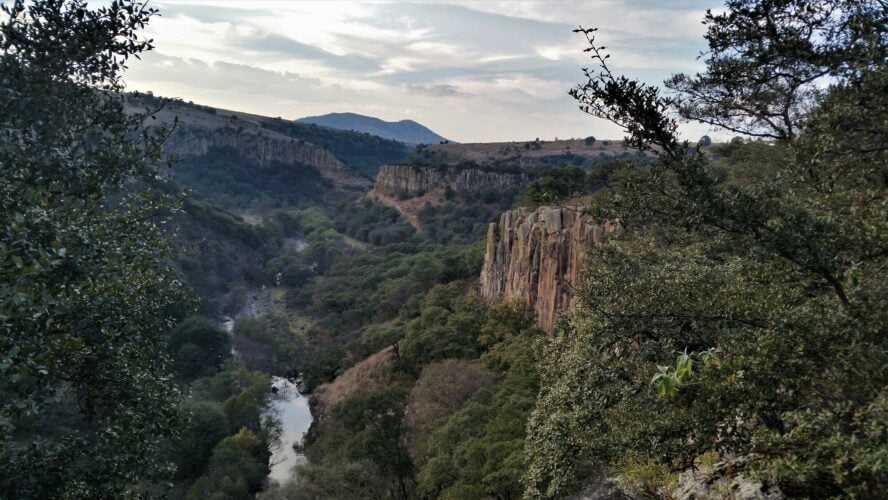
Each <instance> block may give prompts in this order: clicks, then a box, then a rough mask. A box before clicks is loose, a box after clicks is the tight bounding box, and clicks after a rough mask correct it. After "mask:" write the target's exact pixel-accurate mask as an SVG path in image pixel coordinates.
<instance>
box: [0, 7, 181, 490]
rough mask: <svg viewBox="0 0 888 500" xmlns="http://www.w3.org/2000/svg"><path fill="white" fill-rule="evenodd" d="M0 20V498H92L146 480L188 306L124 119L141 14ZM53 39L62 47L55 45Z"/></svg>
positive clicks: (25, 11) (142, 141) (159, 209)
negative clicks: (171, 355)
mask: <svg viewBox="0 0 888 500" xmlns="http://www.w3.org/2000/svg"><path fill="white" fill-rule="evenodd" d="M2 9H3V13H2V14H0V18H2V19H0V51H2V52H0V109H2V112H0V172H2V173H0V227H2V229H0V231H2V233H3V238H2V243H0V471H2V472H0V491H2V492H3V493H2V494H3V496H4V497H9V498H62V497H65V496H67V497H71V498H73V497H80V498H102V497H111V496H116V495H119V494H120V493H121V492H122V491H124V490H125V489H126V488H128V487H130V486H132V485H133V484H134V483H135V482H136V481H138V480H139V479H140V478H144V477H147V476H151V475H154V474H159V473H161V472H162V470H163V469H164V463H163V461H162V460H159V459H158V457H157V453H156V451H157V448H158V443H159V441H160V440H162V439H163V438H164V437H168V436H171V435H172V434H173V433H174V432H175V431H176V429H177V426H178V422H179V418H178V405H177V401H178V400H179V393H178V391H177V389H176V387H175V386H174V385H173V384H172V382H171V379H170V377H169V375H168V369H167V362H166V358H165V357H164V356H163V354H162V353H163V341H164V339H163V334H164V332H166V331H167V330H169V328H170V327H171V326H172V324H173V320H174V316H173V306H174V305H176V304H177V303H187V295H186V294H185V292H184V290H183V287H182V286H181V283H180V282H179V281H178V280H176V278H175V275H174V273H173V272H172V270H171V269H170V267H169V265H168V259H169V249H170V245H169V241H168V239H167V238H165V237H164V234H163V232H162V231H161V230H160V228H161V225H162V223H163V221H164V220H165V219H166V218H167V216H168V215H169V214H170V213H171V212H172V211H173V210H174V209H175V203H174V201H175V200H174V199H172V198H171V197H169V196H166V195H164V194H162V193H158V192H155V191H149V190H147V189H145V188H144V186H145V185H144V184H140V183H137V181H142V180H146V179H150V178H151V177H153V169H154V168H163V167H162V166H160V165H156V164H155V163H154V162H155V161H156V160H157V158H158V153H159V144H160V139H161V138H162V137H161V135H160V134H162V131H158V133H157V134H151V133H145V134H143V133H142V131H141V124H140V120H141V118H140V117H138V116H135V117H131V118H128V117H126V116H125V115H124V114H123V113H122V109H123V102H122V99H121V97H120V93H119V91H120V88H121V83H120V76H121V72H122V70H123V69H124V68H125V62H126V59H127V58H128V57H132V56H136V55H138V54H139V53H140V52H143V51H145V50H148V49H150V48H151V44H150V42H148V41H145V40H144V39H142V38H140V37H139V36H138V35H137V32H138V30H140V29H141V27H142V26H143V25H144V23H145V22H146V21H147V19H148V18H149V17H150V16H151V15H152V14H153V12H154V11H153V10H152V9H150V8H147V7H145V6H144V5H141V4H136V5H131V4H128V3H126V2H111V3H110V4H109V5H107V6H105V7H102V8H99V9H95V10H91V9H87V8H86V7H85V6H84V5H83V4H82V3H81V2H69V3H67V4H66V5H64V6H63V5H61V4H60V2H27V3H24V2H6V3H4V4H3V6H2ZM62 34H63V35H62Z"/></svg>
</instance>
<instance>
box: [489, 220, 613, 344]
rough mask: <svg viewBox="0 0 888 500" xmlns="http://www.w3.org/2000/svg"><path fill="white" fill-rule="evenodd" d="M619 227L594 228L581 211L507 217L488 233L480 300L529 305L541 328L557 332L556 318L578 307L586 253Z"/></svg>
mask: <svg viewBox="0 0 888 500" xmlns="http://www.w3.org/2000/svg"><path fill="white" fill-rule="evenodd" d="M618 227H619V225H618V224H617V223H616V222H607V223H604V224H595V223H594V222H593V221H592V219H591V218H590V217H589V216H587V215H583V214H581V213H580V211H579V210H578V209H577V208H576V207H540V208H538V209H536V210H528V209H525V208H520V209H517V210H510V211H508V212H505V213H503V214H502V216H501V217H500V221H499V223H492V224H490V227H489V228H488V230H487V251H486V253H485V255H484V267H483V268H482V270H481V295H482V296H483V297H484V298H486V299H488V300H491V301H500V300H505V301H519V302H523V303H525V304H526V305H527V306H528V307H529V308H531V309H532V310H533V311H534V312H535V314H536V318H537V324H538V325H539V326H540V328H542V329H543V330H545V331H546V332H548V333H552V329H553V325H554V322H555V316H556V314H557V313H558V312H559V311H561V310H564V309H569V308H571V307H573V302H574V294H573V287H574V286H576V285H577V282H578V280H579V276H580V270H581V268H582V264H583V259H584V257H585V256H586V254H587V252H588V251H589V249H591V248H593V247H594V246H595V245H598V244H600V243H601V241H602V239H603V238H604V236H605V235H607V234H609V233H612V232H614V231H616V230H617V229H618Z"/></svg>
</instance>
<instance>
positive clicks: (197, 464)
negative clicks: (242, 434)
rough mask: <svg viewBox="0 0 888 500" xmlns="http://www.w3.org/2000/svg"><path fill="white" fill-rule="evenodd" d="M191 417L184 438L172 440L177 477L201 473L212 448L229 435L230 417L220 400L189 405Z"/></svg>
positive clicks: (188, 412)
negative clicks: (226, 415)
mask: <svg viewBox="0 0 888 500" xmlns="http://www.w3.org/2000/svg"><path fill="white" fill-rule="evenodd" d="M186 412H187V414H188V420H187V421H186V423H185V425H184V426H183V428H182V429H181V433H180V435H181V439H179V440H176V441H174V442H172V443H171V455H172V458H173V461H174V462H175V464H176V477H178V478H191V477H194V476H196V475H197V474H199V473H200V471H201V470H202V469H203V467H204V465H205V464H206V463H207V461H208V460H209V458H210V455H211V453H212V451H213V447H214V446H216V444H217V443H218V442H219V441H221V440H222V439H224V438H225V437H226V436H228V419H227V418H226V417H225V413H224V412H223V411H222V408H221V407H220V406H219V404H218V403H211V402H205V401H201V402H197V403H194V404H191V405H189V406H188V407H187V408H186Z"/></svg>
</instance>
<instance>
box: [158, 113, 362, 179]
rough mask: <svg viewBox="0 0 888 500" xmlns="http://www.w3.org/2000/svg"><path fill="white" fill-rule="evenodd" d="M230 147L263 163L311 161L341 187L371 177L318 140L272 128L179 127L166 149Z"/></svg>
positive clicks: (176, 152)
mask: <svg viewBox="0 0 888 500" xmlns="http://www.w3.org/2000/svg"><path fill="white" fill-rule="evenodd" d="M214 147H230V148H233V149H235V150H236V151H237V152H238V154H239V155H240V156H242V157H244V158H248V159H250V160H253V161H255V162H257V163H258V164H260V165H263V166H265V165H269V164H271V163H272V162H277V163H281V164H283V165H293V166H299V165H308V166H311V167H314V168H316V169H317V170H318V172H319V173H320V174H321V175H322V176H324V177H325V178H327V179H329V180H330V181H332V182H333V184H334V185H335V186H336V187H337V188H340V189H347V190H363V189H366V188H368V187H369V186H370V181H369V180H367V179H365V178H363V177H361V176H359V175H357V174H356V173H355V172H354V171H353V170H351V169H350V168H348V167H347V166H346V165H345V164H343V163H342V162H341V161H339V160H338V159H337V158H336V157H335V156H334V155H333V153H331V152H330V151H328V150H327V149H324V148H322V147H320V146H317V145H315V144H311V143H308V142H305V141H300V140H298V139H294V138H291V137H287V136H285V135H283V134H276V133H274V132H270V131H256V130H254V129H253V128H242V129H240V130H238V129H236V128H232V127H218V128H208V129H204V128H198V127H179V128H178V129H176V130H175V131H174V133H173V134H172V135H171V136H170V137H169V138H168V139H167V141H166V142H165V143H164V152H166V153H168V154H170V155H173V156H175V157H178V158H185V157H189V156H199V155H204V154H206V153H207V152H208V151H209V150H210V148H214Z"/></svg>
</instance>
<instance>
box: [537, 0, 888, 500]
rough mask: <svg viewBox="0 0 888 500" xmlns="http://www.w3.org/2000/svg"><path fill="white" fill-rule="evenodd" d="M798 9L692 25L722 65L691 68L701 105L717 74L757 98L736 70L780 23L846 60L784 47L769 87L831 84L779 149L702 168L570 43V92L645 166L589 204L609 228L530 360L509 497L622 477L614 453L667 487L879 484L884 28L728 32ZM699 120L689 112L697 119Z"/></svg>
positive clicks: (764, 115) (644, 101)
mask: <svg viewBox="0 0 888 500" xmlns="http://www.w3.org/2000/svg"><path fill="white" fill-rule="evenodd" d="M741 4H742V5H741ZM805 5H810V4H808V3H804V4H802V3H798V2H777V3H773V2H729V7H732V10H731V11H730V12H728V13H727V14H725V15H724V16H719V17H718V18H712V17H711V16H710V17H709V18H708V22H709V23H710V25H711V31H710V35H711V36H713V34H716V35H718V36H719V37H721V38H719V40H721V41H719V42H713V41H712V40H711V39H710V43H711V44H712V43H716V45H715V46H713V47H712V50H713V53H715V54H718V53H719V52H720V51H725V52H726V53H728V54H731V56H732V57H735V56H736V57H737V58H738V60H737V64H734V65H732V66H724V65H721V64H716V62H718V61H720V60H719V59H710V60H708V62H709V68H708V72H707V74H705V75H703V76H701V77H699V78H698V80H699V81H700V82H704V86H707V87H706V89H705V90H706V91H707V92H708V91H712V92H715V93H717V92H721V91H723V90H724V87H721V85H722V84H723V83H724V82H723V78H724V75H723V74H722V73H721V72H722V71H724V70H725V69H726V68H727V67H729V68H730V69H731V70H732V71H736V82H738V84H739V85H745V86H746V87H736V89H737V90H738V91H739V92H747V91H748V93H743V94H742V95H743V96H744V98H749V99H760V98H761V99H764V97H756V92H758V91H759V90H761V89H759V88H748V87H749V85H751V84H750V83H749V82H750V81H751V80H750V79H752V81H755V78H757V76H756V75H757V73H758V67H759V66H761V67H763V68H764V67H767V65H765V64H763V63H762V62H761V61H759V60H758V59H757V58H758V57H762V58H763V61H765V62H768V61H769V58H771V57H776V56H777V55H778V54H773V53H771V52H769V50H771V47H778V48H779V47H783V48H784V49H785V47H784V46H782V45H781V44H782V43H784V42H785V41H787V40H790V41H791V38H788V39H771V38H769V37H778V38H779V37H780V36H782V35H780V34H781V33H785V32H795V30H796V29H797V23H803V24H804V23H806V22H808V23H810V24H809V25H804V26H803V29H805V30H812V31H813V32H817V31H819V30H821V29H823V28H824V25H823V24H822V23H827V25H828V26H827V27H828V28H829V29H830V30H832V29H834V30H835V33H836V34H837V36H838V37H839V38H831V36H832V35H830V37H827V38H826V39H825V40H826V42H828V43H842V44H847V45H842V46H836V47H833V48H831V49H830V50H836V51H842V50H844V49H847V50H848V51H849V52H850V54H851V57H849V58H848V59H847V63H845V62H842V63H841V64H838V63H836V64H838V66H832V64H833V63H832V62H830V61H829V60H826V62H824V61H821V60H820V59H819V57H820V56H819V55H817V54H818V53H817V52H816V50H815V52H811V50H814V49H816V46H807V47H801V49H804V50H797V51H789V52H788V53H787V54H786V55H787V57H788V63H787V64H788V66H787V67H785V69H786V70H787V71H788V72H789V76H781V77H780V78H787V79H789V80H792V79H794V78H795V79H799V80H798V81H806V79H807V78H808V76H806V75H807V71H808V69H809V68H811V67H823V68H826V69H827V70H828V72H827V73H824V74H830V75H831V76H833V77H834V81H833V83H832V85H831V86H830V87H829V89H827V90H826V91H825V92H823V94H822V95H817V96H816V99H814V101H813V102H811V103H809V104H810V107H805V108H793V109H803V110H804V113H803V115H799V116H792V117H790V118H791V120H790V121H789V122H781V124H778V125H779V126H778V127H777V128H775V129H772V131H773V130H777V129H778V128H780V127H783V130H782V131H780V130H778V131H777V132H775V134H776V135H777V136H779V137H780V138H781V140H779V141H775V142H773V143H770V144H768V145H761V144H754V143H753V144H741V143H732V144H731V145H730V148H731V149H730V150H731V154H730V155H729V156H728V158H727V159H726V162H725V163H723V164H722V165H718V164H716V163H714V162H713V161H712V160H710V159H709V158H707V157H706V156H705V155H704V154H703V153H702V152H700V151H699V150H698V149H697V148H695V147H692V146H690V145H689V144H687V143H683V142H681V141H679V140H678V139H677V137H676V136H675V135H674V130H675V123H674V122H673V121H672V119H671V118H670V117H669V116H670V115H668V114H667V110H669V109H670V108H671V106H672V105H673V102H671V101H670V99H667V98H663V97H661V96H660V95H659V93H658V91H657V89H655V88H653V87H647V86H645V85H642V84H640V83H638V82H634V81H630V80H628V79H625V78H622V77H621V78H617V77H613V76H612V75H611V74H610V72H609V70H608V69H607V66H606V65H605V64H604V57H605V56H604V55H603V54H602V53H601V48H600V47H597V46H595V45H594V43H595V42H594V38H591V36H590V42H591V43H592V48H591V49H590V50H591V51H592V53H593V56H594V58H595V59H597V60H598V62H599V63H601V67H602V71H601V73H599V74H598V75H591V76H590V78H591V79H592V80H590V82H589V83H588V84H586V85H584V86H582V87H579V88H578V89H576V90H575V92H574V95H575V97H577V98H578V99H580V100H581V102H582V103H583V105H584V106H588V108H584V109H587V110H588V111H589V112H590V113H593V114H596V115H598V116H601V117H603V118H607V119H611V120H613V121H615V122H618V123H620V124H622V125H625V126H626V128H627V130H628V131H629V134H630V141H631V142H633V144H636V145H638V146H641V147H645V148H649V149H651V150H654V151H657V153H658V162H657V163H656V164H655V165H652V167H651V168H650V169H643V170H639V171H638V172H635V173H634V174H633V175H631V176H627V177H626V178H624V179H622V180H621V182H620V183H619V186H617V187H615V188H614V190H613V192H612V193H611V195H610V196H609V197H608V198H607V199H606V200H604V201H602V203H601V204H600V205H599V206H597V207H596V213H597V214H598V215H600V216H602V217H604V218H619V219H620V220H621V221H622V223H623V224H624V226H625V227H626V228H627V229H628V231H627V233H626V234H627V235H626V236H625V237H624V238H623V239H622V240H621V241H613V242H611V244H609V245H606V246H605V247H604V248H602V249H600V250H599V251H596V252H595V253H594V254H592V257H591V260H590V262H589V265H588V269H586V271H585V275H584V276H585V278H584V280H583V284H582V285H581V286H580V288H579V290H578V297H579V307H578V314H577V315H576V316H575V317H574V318H573V319H572V320H571V322H570V324H569V325H568V330H567V333H566V334H564V335H559V336H557V337H555V338H553V339H552V340H551V341H550V342H547V344H546V346H545V354H544V358H543V362H542V364H541V375H542V380H543V382H542V390H541V393H540V397H539V400H538V402H537V405H536V408H535V410H534V414H533V416H532V418H531V420H530V427H529V439H528V443H527V451H528V456H530V457H531V460H530V462H529V467H528V471H527V474H526V475H525V481H526V482H527V486H528V490H527V494H528V495H531V496H544V497H555V496H563V495H565V494H568V493H569V492H571V491H576V490H578V489H579V488H580V487H582V485H583V483H584V481H586V480H588V479H589V478H591V477H592V476H593V475H594V473H595V471H597V470H600V469H601V468H610V469H611V470H613V471H616V472H620V471H621V470H622V471H623V472H625V471H626V470H627V467H626V466H625V465H626V464H622V465H621V460H622V459H623V457H638V460H639V462H638V464H640V465H639V466H641V465H643V466H644V467H643V468H646V470H647V469H650V470H654V469H657V470H659V471H660V472H663V471H664V470H669V471H680V470H684V469H687V468H689V467H691V466H693V463H694V458H695V457H696V456H698V455H701V454H704V453H706V452H709V451H711V450H715V451H717V452H718V453H719V454H721V455H723V456H738V457H744V458H746V459H749V460H750V462H749V463H748V464H747V465H746V466H745V470H743V471H742V473H743V474H744V475H750V476H752V477H756V478H758V479H760V480H763V481H765V482H766V483H768V484H770V485H776V486H778V487H779V488H780V489H781V490H782V491H783V492H784V493H785V494H787V495H789V496H798V497H817V498H823V497H835V496H860V497H873V496H878V495H879V492H881V491H884V490H885V488H886V487H888V485H886V482H885V481H886V480H885V478H886V470H885V467H884V465H883V464H884V462H881V461H880V459H878V458H876V457H879V456H882V457H884V452H885V451H884V450H885V432H886V426H885V420H884V418H881V417H882V416H883V413H882V412H883V411H884V409H883V408H884V398H885V392H886V387H888V384H886V383H888V380H886V378H885V371H884V364H885V359H886V358H888V354H886V349H888V344H886V336H885V335H884V333H885V332H884V325H885V320H886V316H885V308H884V303H885V301H886V299H888V288H886V286H885V283H888V280H886V276H885V269H886V268H888V267H886V265H888V262H886V260H885V259H886V255H885V252H884V249H885V235H886V234H888V225H886V224H888V222H886V221H888V210H886V205H885V193H886V181H885V179H888V157H886V151H888V150H886V147H885V135H884V120H883V117H884V116H885V113H886V112H888V93H886V92H885V88H886V83H888V70H886V67H885V64H884V50H885V47H884V26H885V24H884V23H881V24H880V28H879V32H878V33H872V34H871V35H874V36H876V37H877V38H876V39H875V42H874V39H873V37H872V36H869V35H868V36H866V37H865V38H864V40H866V41H868V42H867V43H868V45H867V44H864V45H859V41H860V39H857V38H855V39H850V38H843V36H844V35H842V33H845V31H842V30H845V29H851V28H853V26H851V27H850V28H849V26H847V25H844V24H841V23H843V22H845V21H847V20H848V19H849V18H848V17H846V16H844V15H841V12H842V11H841V10H838V11H836V16H834V17H831V18H828V19H827V18H823V17H819V16H818V15H812V16H810V17H806V16H803V17H800V16H797V15H795V14H794V12H795V11H793V12H792V13H787V15H781V16H777V17H775V18H773V19H772V21H773V22H774V23H776V24H775V26H774V29H768V30H759V28H758V26H759V25H758V24H755V23H752V24H747V23H746V20H747V19H748V17H747V15H748V13H749V11H750V10H751V11H755V12H759V11H763V9H765V10H766V9H770V8H781V9H782V8H785V9H802V10H800V11H799V12H804V9H805V7H804V6H805ZM819 5H820V4H818V6H817V7H812V8H814V9H815V10H817V9H819V8H820V6H819ZM823 5H832V4H823ZM837 5H838V7H836V8H839V9H842V8H845V7H848V6H849V5H851V4H847V3H843V2H839V3H837ZM734 9H736V12H735V10H734ZM852 10H853V12H854V16H856V17H854V19H858V20H859V19H863V18H867V19H875V18H881V19H884V14H885V13H884V10H879V8H877V7H875V6H873V5H871V4H869V3H867V2H859V3H855V4H853V9H852ZM790 14H792V15H790ZM806 19H807V20H806ZM735 21H736V24H734V23H735ZM856 22H857V21H854V22H852V25H853V24H854V23H856ZM830 23H836V24H835V25H831V24H830ZM722 42H725V43H726V44H727V45H726V46H724V47H723V46H719V45H717V44H718V43H722ZM735 43H736V44H737V45H736V46H735V45H734V44H735ZM747 44H749V45H747ZM772 44H773V45H772ZM809 49H810V50H809ZM781 50H783V49H781ZM760 51H761V52H760ZM833 61H835V60H833ZM843 61H844V59H843ZM778 62H779V61H778ZM796 70H797V71H798V72H799V73H798V74H793V71H796ZM769 71H770V69H769ZM743 82H746V83H743ZM709 85H711V87H708V86H709ZM781 85H782V84H781ZM768 95H769V96H770V95H771V94H768ZM691 97H693V96H691ZM766 97H767V96H766ZM679 102H681V101H679ZM728 104H729V105H733V104H731V103H730V102H728ZM758 105H761V108H757V107H756V106H758ZM772 105H773V102H771V101H768V100H764V101H761V102H758V101H756V106H749V108H750V109H754V110H755V111H754V113H753V114H752V115H751V116H748V117H744V118H743V119H742V120H741V121H743V122H745V123H746V122H747V118H748V123H747V124H749V123H751V124H752V125H753V126H755V127H758V126H759V125H761V123H758V124H757V123H756V120H767V119H768V118H769V115H768V113H769V111H767V110H769V109H771V106H772ZM679 109H680V110H681V107H680V106H679ZM700 109H701V108H698V109H697V112H700ZM721 112H722V111H721V110H719V109H714V110H710V111H706V113H707V114H706V116H709V117H710V118H711V119H712V120H713V121H717V120H720V119H721V118H720V115H719V113H721ZM799 112H801V111H799ZM689 116H690V117H692V118H693V117H697V116H695V115H694V113H689ZM880 117H882V118H880ZM704 121H705V120H704ZM790 126H791V128H790ZM738 128H739V126H738ZM751 132H752V133H754V134H755V133H759V132H756V131H755V130H751ZM790 132H791V133H790ZM747 157H748V158H752V157H754V158H756V161H755V162H747V161H746V160H745V158H747ZM676 352H680V353H682V354H681V355H680V356H679V359H678V360H676V361H677V364H676V365H674V366H672V367H669V363H670V362H671V360H672V359H674V356H675V353H676ZM684 353H687V354H686V355H685V354H684ZM695 353H696V354H695ZM704 353H707V354H704ZM711 354H716V355H717V357H712V356H711ZM707 359H708V361H709V362H706V361H707ZM658 366H663V368H661V369H658V368H657V367H658ZM658 370H659V373H658ZM660 374H662V376H658V377H657V378H656V380H655V383H656V384H652V383H651V378H652V376H654V375H660ZM664 383H665V385H664ZM676 383H677V384H678V385H677V386H676ZM656 385H660V387H659V388H658V387H656ZM658 389H661V390H658ZM658 392H659V394H658ZM650 457H656V460H655V463H654V462H650V463H649V462H648V461H647V459H648V458H650ZM739 472H741V471H736V470H735V471H733V473H734V474H736V473H739ZM657 475H660V474H659V473H657ZM664 484H665V483H664Z"/></svg>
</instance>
